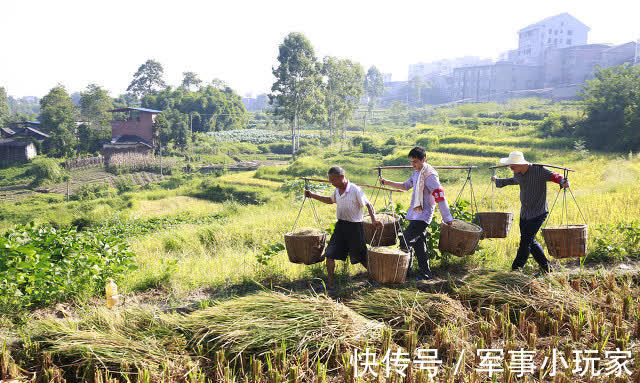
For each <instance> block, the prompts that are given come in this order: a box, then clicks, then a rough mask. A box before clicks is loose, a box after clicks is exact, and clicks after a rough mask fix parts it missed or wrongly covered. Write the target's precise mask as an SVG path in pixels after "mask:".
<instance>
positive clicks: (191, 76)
mask: <svg viewBox="0 0 640 383" xmlns="http://www.w3.org/2000/svg"><path fill="white" fill-rule="evenodd" d="M182 76H183V78H182V85H181V86H182V87H183V88H184V89H186V90H191V87H192V86H195V87H196V88H197V87H199V86H200V84H202V80H200V78H198V75H197V74H196V73H195V72H182Z"/></svg>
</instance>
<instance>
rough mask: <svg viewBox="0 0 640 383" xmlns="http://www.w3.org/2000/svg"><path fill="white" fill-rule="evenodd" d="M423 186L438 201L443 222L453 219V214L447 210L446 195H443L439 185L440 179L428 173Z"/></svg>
mask: <svg viewBox="0 0 640 383" xmlns="http://www.w3.org/2000/svg"><path fill="white" fill-rule="evenodd" d="M424 186H426V187H427V189H428V190H429V192H430V193H431V195H433V197H434V199H435V201H436V202H437V203H438V210H440V215H441V216H442V220H443V221H444V222H450V221H453V216H452V215H451V211H450V210H449V203H448V202H447V197H446V196H445V195H444V190H443V189H442V185H440V179H439V178H438V176H436V175H435V174H432V175H430V176H429V177H427V179H426V180H425V181H424Z"/></svg>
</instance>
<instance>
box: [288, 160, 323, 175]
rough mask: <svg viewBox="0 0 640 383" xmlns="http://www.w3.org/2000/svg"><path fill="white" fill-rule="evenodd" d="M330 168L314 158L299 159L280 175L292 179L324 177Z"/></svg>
mask: <svg viewBox="0 0 640 383" xmlns="http://www.w3.org/2000/svg"><path fill="white" fill-rule="evenodd" d="M330 167H331V166H330V165H328V164H325V163H323V162H321V161H319V160H317V159H316V158H314V157H299V158H298V159H297V160H295V161H294V162H293V163H292V164H291V165H289V166H287V167H286V168H285V169H284V170H282V171H281V172H280V174H284V175H288V176H293V177H312V176H320V177H325V176H326V175H327V171H328V170H329V168H330Z"/></svg>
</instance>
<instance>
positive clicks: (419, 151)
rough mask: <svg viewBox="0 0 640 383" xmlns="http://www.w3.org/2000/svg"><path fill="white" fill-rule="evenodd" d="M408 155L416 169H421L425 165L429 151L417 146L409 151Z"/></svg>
mask: <svg viewBox="0 0 640 383" xmlns="http://www.w3.org/2000/svg"><path fill="white" fill-rule="evenodd" d="M407 157H409V161H410V162H411V166H412V167H413V168H414V169H415V170H420V169H422V167H423V166H424V161H425V160H426V159H427V152H426V151H425V150H424V149H423V148H421V147H420V146H416V147H415V148H413V149H411V150H410V151H409V154H408V156H407Z"/></svg>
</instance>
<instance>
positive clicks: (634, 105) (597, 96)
mask: <svg viewBox="0 0 640 383" xmlns="http://www.w3.org/2000/svg"><path fill="white" fill-rule="evenodd" d="M638 84H640V67H639V66H637V65H636V66H630V65H628V64H624V65H618V66H614V67H610V68H602V69H598V70H596V73H595V77H594V78H593V79H592V80H587V83H586V85H585V87H584V91H583V93H582V96H583V98H584V111H585V114H586V119H585V121H584V123H583V124H581V126H580V129H579V135H580V136H583V137H584V138H585V139H586V140H587V142H588V143H589V146H591V147H592V148H594V149H605V150H616V151H622V152H624V151H629V150H638V148H639V147H640V89H639V88H638V87H639V85H638Z"/></svg>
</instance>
